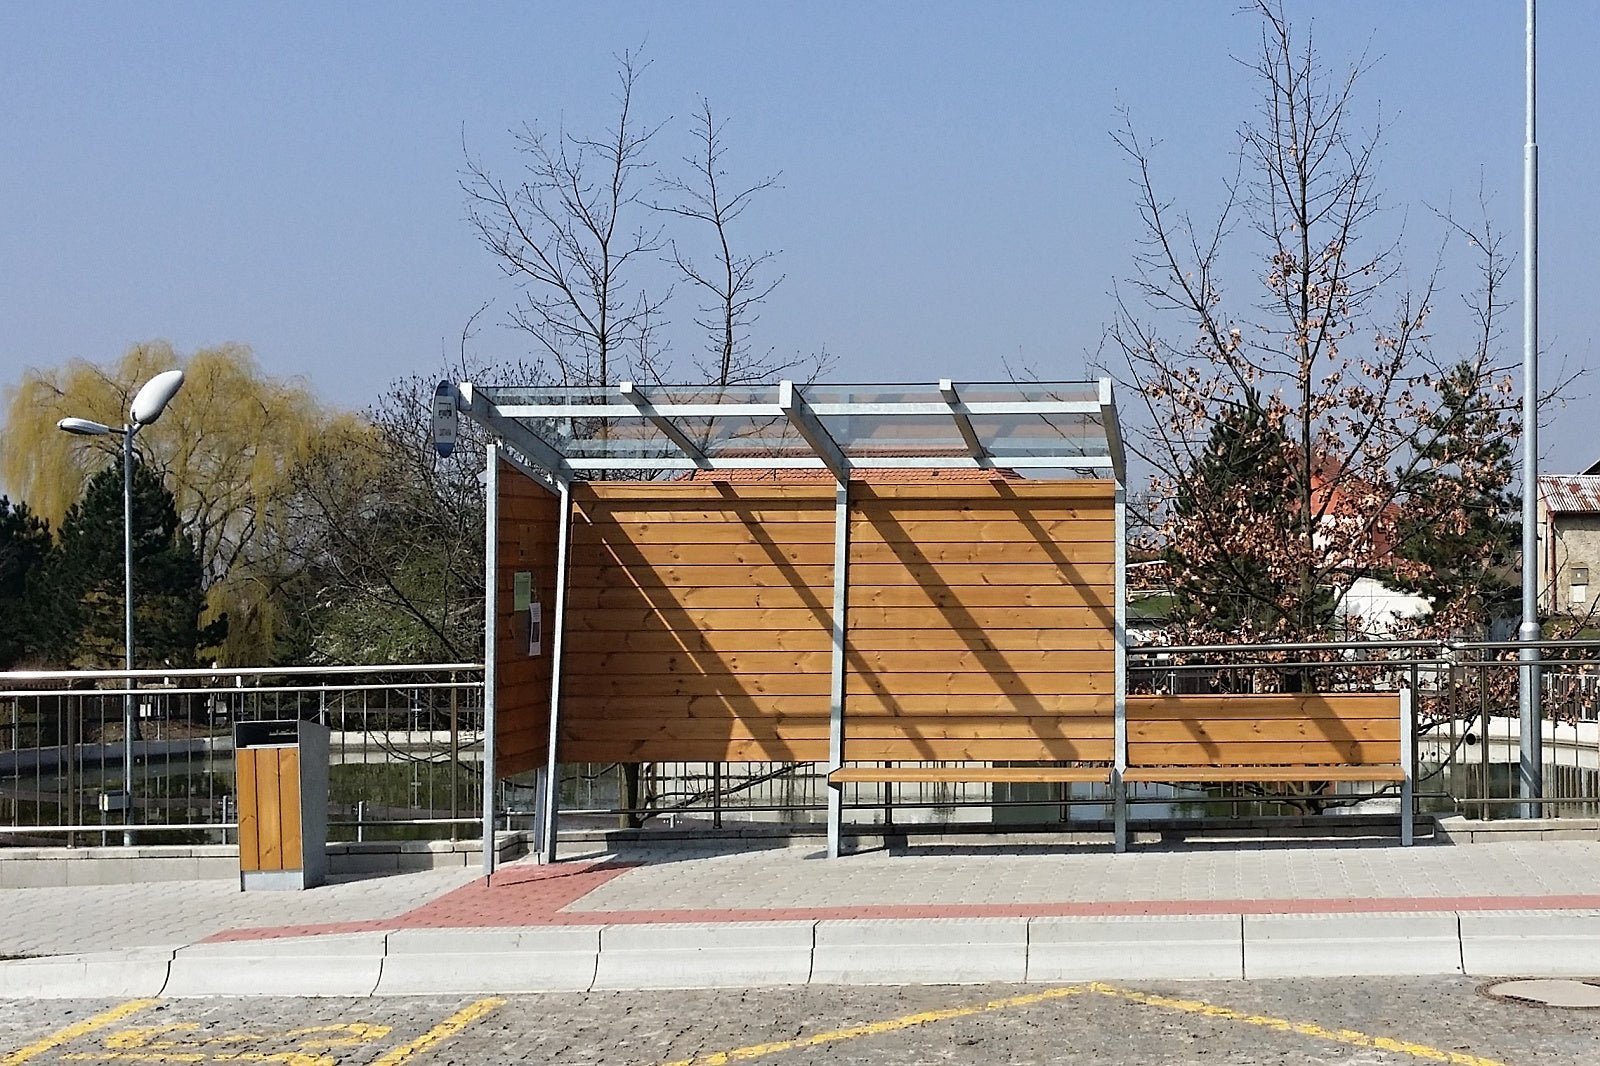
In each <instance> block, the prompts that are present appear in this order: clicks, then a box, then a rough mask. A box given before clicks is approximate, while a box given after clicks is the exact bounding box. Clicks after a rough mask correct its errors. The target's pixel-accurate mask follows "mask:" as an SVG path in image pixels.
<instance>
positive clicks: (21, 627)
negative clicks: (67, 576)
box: [0, 496, 51, 670]
mask: <svg viewBox="0 0 1600 1066" xmlns="http://www.w3.org/2000/svg"><path fill="white" fill-rule="evenodd" d="M50 550H51V541H50V527H49V525H47V524H46V523H45V522H44V520H43V519H41V518H39V517H38V516H36V515H35V514H33V512H31V511H29V510H28V505H27V504H25V503H21V502H18V503H15V504H13V503H12V502H11V501H10V500H9V499H8V498H6V497H5V496H0V670H10V669H12V668H14V667H16V666H17V665H18V664H19V663H21V662H23V661H25V660H27V659H29V658H31V657H33V656H34V655H35V654H36V653H37V652H38V650H39V648H40V640H39V637H38V634H39V632H40V628H41V625H42V623H43V617H42V613H41V612H42V611H43V609H44V606H45V605H44V598H43V588H44V583H43V577H44V573H45V565H46V563H47V561H48V560H49V558H50Z"/></svg>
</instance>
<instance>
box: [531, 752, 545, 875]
mask: <svg viewBox="0 0 1600 1066" xmlns="http://www.w3.org/2000/svg"><path fill="white" fill-rule="evenodd" d="M548 773H549V771H548V770H547V769H546V768H545V767H543V766H541V767H539V768H538V769H536V770H534V771H533V853H534V855H536V856H538V857H540V858H541V859H542V858H543V857H544V800H545V791H544V782H545V775H546V774H548Z"/></svg>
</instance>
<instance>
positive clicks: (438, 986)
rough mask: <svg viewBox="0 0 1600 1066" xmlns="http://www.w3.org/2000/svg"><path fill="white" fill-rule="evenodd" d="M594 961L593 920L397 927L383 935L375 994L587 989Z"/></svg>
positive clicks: (596, 940) (596, 929)
mask: <svg viewBox="0 0 1600 1066" xmlns="http://www.w3.org/2000/svg"><path fill="white" fill-rule="evenodd" d="M599 959H600V929H599V927H598V926H568V927H554V928H548V929H516V930H506V929H403V930H400V931H399V932H395V933H390V934H389V939H388V945H387V953H386V954H385V956H384V959H383V969H382V975H381V976H380V977H379V978H378V987H377V989H376V990H375V991H374V993H373V994H374V995H379V996H419V995H436V994H444V993H455V992H460V993H463V994H468V993H479V992H497V993H503V992H587V991H588V990H589V989H590V988H592V987H593V986H594V980H595V969H596V967H597V966H598V964H599Z"/></svg>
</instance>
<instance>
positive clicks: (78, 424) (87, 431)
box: [56, 418, 116, 437]
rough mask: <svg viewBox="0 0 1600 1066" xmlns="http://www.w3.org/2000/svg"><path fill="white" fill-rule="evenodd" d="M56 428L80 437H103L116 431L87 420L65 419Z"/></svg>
mask: <svg viewBox="0 0 1600 1066" xmlns="http://www.w3.org/2000/svg"><path fill="white" fill-rule="evenodd" d="M56 428H57V429H59V430H64V431H65V432H67V433H75V434H77V435H78V436H80V437H103V436H105V435H106V434H107V433H115V432H116V430H114V429H112V428H111V427H110V426H107V425H102V424H101V423H99V422H91V421H90V420H89V419H87V418H63V419H62V420H61V421H59V422H57V423H56Z"/></svg>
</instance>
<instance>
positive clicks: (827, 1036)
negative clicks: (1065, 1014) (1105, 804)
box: [374, 985, 1086, 1066]
mask: <svg viewBox="0 0 1600 1066" xmlns="http://www.w3.org/2000/svg"><path fill="white" fill-rule="evenodd" d="M1085 991H1086V989H1085V988H1083V987H1082V986H1081V985H1064V986H1062V987H1060V988H1047V989H1045V990H1044V991H1043V992H1030V993H1028V994H1027V995H1024V996H1008V997H1006V998H1005V999H991V1000H989V1002H987V1003H975V1004H973V1005H971V1006H967V1007H946V1008H945V1009H943V1010H928V1011H922V1012H921V1013H918V1014H907V1015H904V1016H902V1017H899V1018H890V1019H889V1020H888V1021H882V1022H868V1023H866V1024H865V1025H853V1026H851V1027H850V1028H848V1029H835V1030H833V1031H832V1032H827V1033H818V1034H816V1035H815V1036H804V1037H799V1038H798V1039H795V1040H779V1041H777V1042H776V1043H771V1044H751V1045H750V1046H749V1047H741V1048H734V1049H733V1050H732V1051H718V1052H717V1053H715V1054H713V1055H702V1056H700V1057H699V1058H693V1059H680V1060H678V1061H677V1062H669V1063H667V1064H666V1066H725V1064H726V1063H729V1062H744V1061H745V1060H747V1059H758V1058H761V1057H762V1056H764V1055H776V1054H778V1053H779V1052H782V1051H793V1050H795V1049H796V1048H807V1047H816V1046H818V1045H819V1044H833V1043H837V1042H839V1041H841V1040H854V1039H856V1038H857V1037H863V1036H877V1035H878V1034H880V1033H892V1032H895V1031H897V1030H900V1029H911V1028H913V1027H915V1026H918V1025H927V1024H929V1023H931V1022H942V1021H945V1020H947V1019H949V1018H969V1017H971V1016H972V1015H974V1014H989V1013H992V1012H993V1011H997V1010H1006V1009H1007V1008H1010V1007H1029V1006H1032V1005H1033V1004H1035V1003H1044V1002H1046V1001H1048V1000H1052V999H1062V998H1064V997H1066V996H1079V995H1082V994H1083V993H1084V992H1085ZM374 1066H377V1064H374Z"/></svg>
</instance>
